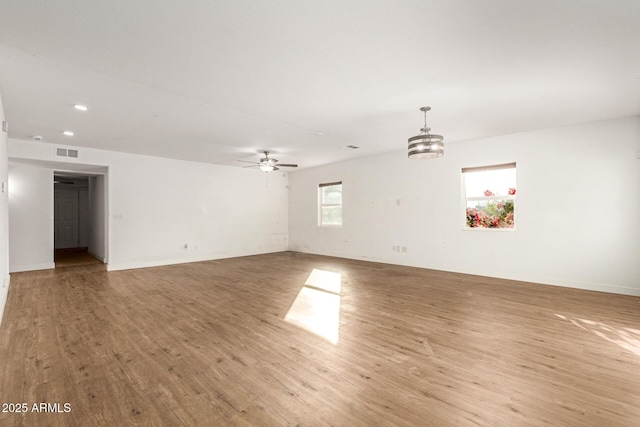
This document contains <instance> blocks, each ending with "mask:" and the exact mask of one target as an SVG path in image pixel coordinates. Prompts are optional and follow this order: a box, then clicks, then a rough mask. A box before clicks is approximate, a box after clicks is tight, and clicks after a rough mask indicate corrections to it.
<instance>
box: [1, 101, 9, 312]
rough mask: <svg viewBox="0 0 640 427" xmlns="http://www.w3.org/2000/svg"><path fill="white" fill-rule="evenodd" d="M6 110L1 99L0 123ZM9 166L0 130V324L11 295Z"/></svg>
mask: <svg viewBox="0 0 640 427" xmlns="http://www.w3.org/2000/svg"><path fill="white" fill-rule="evenodd" d="M4 119H5V116H4V108H3V107H2V97H0V123H1V122H2V121H4ZM8 177H9V166H8V163H7V133H6V132H3V131H2V129H0V185H3V186H4V187H3V188H4V191H3V190H1V189H0V323H1V322H2V315H3V313H4V307H5V303H6V302H7V294H8V293H9V198H8V191H7V188H8V187H7V183H8V182H9V178H8Z"/></svg>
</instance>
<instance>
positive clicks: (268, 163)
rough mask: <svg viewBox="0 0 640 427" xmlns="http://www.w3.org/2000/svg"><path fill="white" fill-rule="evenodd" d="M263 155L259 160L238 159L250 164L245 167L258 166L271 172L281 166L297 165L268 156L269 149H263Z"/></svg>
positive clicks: (290, 166)
mask: <svg viewBox="0 0 640 427" xmlns="http://www.w3.org/2000/svg"><path fill="white" fill-rule="evenodd" d="M263 153H264V157H263V158H262V159H260V161H259V162H248V161H246V160H238V161H239V162H243V163H251V164H252V165H251V166H245V167H246V168H252V167H255V166H258V167H259V168H260V170H261V171H263V172H271V171H277V170H279V169H280V168H281V167H286V168H297V167H298V165H294V164H290V163H278V159H274V158H273V157H269V151H263Z"/></svg>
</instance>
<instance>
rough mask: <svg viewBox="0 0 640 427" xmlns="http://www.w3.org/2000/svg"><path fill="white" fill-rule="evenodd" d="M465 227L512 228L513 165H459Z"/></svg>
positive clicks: (514, 182)
mask: <svg viewBox="0 0 640 427" xmlns="http://www.w3.org/2000/svg"><path fill="white" fill-rule="evenodd" d="M462 178H463V184H464V198H465V210H466V212H465V214H466V224H465V228H507V229H508V228H511V229H513V228H515V225H516V217H515V213H516V212H515V211H516V164H515V163H507V164H503V165H494V166H484V167H475V168H462Z"/></svg>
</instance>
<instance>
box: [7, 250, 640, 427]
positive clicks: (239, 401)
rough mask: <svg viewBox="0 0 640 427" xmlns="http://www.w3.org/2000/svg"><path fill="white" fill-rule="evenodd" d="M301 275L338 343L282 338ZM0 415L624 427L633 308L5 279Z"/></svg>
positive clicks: (196, 269)
mask: <svg viewBox="0 0 640 427" xmlns="http://www.w3.org/2000/svg"><path fill="white" fill-rule="evenodd" d="M314 269H316V270H321V271H329V272H334V273H340V275H341V276H340V282H341V283H340V284H341V289H340V291H339V293H337V294H336V293H335V292H334V293H332V295H338V298H337V299H336V298H335V297H332V298H328V299H325V300H326V301H334V302H335V301H336V300H337V301H339V310H338V311H337V312H338V313H339V319H338V321H337V322H334V321H333V320H335V319H326V322H327V323H326V324H328V325H332V324H333V325H339V331H337V332H338V334H337V336H338V339H337V343H336V344H333V343H331V342H330V341H329V340H327V339H325V338H323V337H321V336H318V335H316V334H314V333H311V332H309V329H313V328H304V327H300V326H304V325H300V324H297V323H292V322H288V321H285V317H287V314H288V313H289V311H290V309H292V307H294V306H296V307H298V308H296V310H301V309H303V308H304V307H307V309H309V310H311V311H312V312H311V313H308V314H307V316H306V317H307V318H313V317H314V316H322V315H323V313H324V311H323V310H318V309H317V307H315V308H314V307H313V301H312V300H313V298H311V299H309V297H308V296H309V295H313V292H314V291H315V292H324V291H323V290H322V285H321V284H320V285H318V284H310V285H306V286H307V287H308V288H309V292H307V293H305V295H307V300H306V301H305V302H304V304H302V305H300V304H297V303H296V301H297V297H298V295H299V293H300V294H301V289H302V288H303V287H305V282H306V281H307V279H308V277H309V275H310V273H311V272H312V271H313V270H314ZM334 291H335V290H334ZM300 307H303V308H300ZM314 309H315V310H316V312H313V310H314ZM326 312H327V313H331V312H332V311H330V310H329V311H326ZM297 319H303V320H304V319H305V316H300V315H297ZM320 324H321V325H322V324H324V323H323V321H322V320H321V321H320ZM42 402H44V403H49V404H52V405H51V406H50V408H49V409H51V410H53V409H56V410H59V411H60V412H53V413H52V412H35V411H32V409H33V404H34V403H37V404H39V403H42ZM0 403H14V404H15V403H26V404H27V405H28V411H27V412H26V413H6V412H5V413H0V425H2V426H12V425H16V426H17V425H25V426H26V425H28V426H33V425H48V426H90V425H108V426H123V425H158V426H162V425H169V426H178V425H202V426H214V425H232V426H233V425H245V426H250V425H260V426H262V425H264V426H281V425H292V426H295V425H300V426H324V425H335V426H360V425H362V426H372V425H376V426H380V425H382V426H396V425H416V426H449V425H456V426H477V425H480V426H529V425H531V426H545V425H549V426H614V425H615V426H638V425H640V298H636V297H628V296H621V295H613V294H606V293H598V292H588V291H581V290H575V289H567V288H559V287H552V286H543V285H536V284H529V283H523V282H514V281H508V280H499V279H490V278H485V277H479V276H470V275H463V274H455V273H445V272H438V271H433V270H424V269H417V268H409V267H401V266H394V265H387V264H377V263H368V262H360V261H352V260H345V259H339V258H330V257H322V256H314V255H307V254H300V253H293V252H283V253H277V254H268V255H259V256H251V257H242V258H234V259H227V260H218V261H209V262H201V263H194V264H183V265H175V266H165V267H157V268H148V269H139V270H129V271H118V272H106V271H105V270H104V267H103V266H102V265H88V266H80V267H68V268H62V269H56V270H46V271H39V272H28V273H17V274H13V275H12V278H11V287H10V292H9V297H8V301H7V308H6V312H5V315H4V321H3V323H2V327H1V328H0ZM55 403H58V404H59V407H55V405H53V404H55ZM65 403H68V404H69V407H70V412H64V406H63V405H64V404H65ZM4 409H6V408H4Z"/></svg>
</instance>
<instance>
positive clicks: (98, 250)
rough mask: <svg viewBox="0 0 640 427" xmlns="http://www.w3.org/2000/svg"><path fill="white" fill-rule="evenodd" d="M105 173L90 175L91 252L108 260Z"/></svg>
mask: <svg viewBox="0 0 640 427" xmlns="http://www.w3.org/2000/svg"><path fill="white" fill-rule="evenodd" d="M105 186H106V179H105V176H104V175H97V176H92V177H89V215H90V216H91V218H90V219H89V223H90V224H91V227H89V228H90V229H89V253H90V254H91V255H93V256H94V257H96V258H98V259H99V260H100V261H102V262H107V239H106V237H107V217H106V213H107V204H106V187H105Z"/></svg>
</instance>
